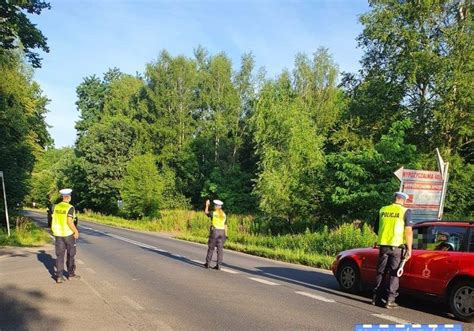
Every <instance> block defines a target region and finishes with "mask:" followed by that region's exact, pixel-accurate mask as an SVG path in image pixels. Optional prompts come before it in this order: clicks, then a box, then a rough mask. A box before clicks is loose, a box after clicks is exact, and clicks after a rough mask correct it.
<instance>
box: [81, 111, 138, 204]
mask: <svg viewBox="0 0 474 331" xmlns="http://www.w3.org/2000/svg"><path fill="white" fill-rule="evenodd" d="M142 132H143V130H142V128H141V127H140V126H139V125H138V123H137V122H133V121H131V120H130V119H128V118H127V117H125V116H123V115H120V116H114V117H104V118H102V119H101V121H99V122H98V123H95V124H94V125H92V126H91V127H90V128H88V130H87V134H86V135H84V136H83V137H82V138H81V139H80V140H79V141H78V143H77V145H76V151H77V153H78V157H79V160H78V166H79V169H76V170H78V171H79V174H78V178H79V179H83V180H85V183H83V184H85V185H78V186H76V187H78V188H79V189H81V190H85V191H80V192H78V193H79V194H80V195H81V196H82V199H84V205H85V206H87V207H88V208H92V209H94V210H96V211H101V212H105V213H114V212H116V211H117V199H118V198H119V184H120V180H121V179H122V177H123V175H124V173H125V167H126V164H127V162H128V161H129V160H130V159H131V158H132V157H133V156H135V155H139V154H141V153H142V151H143V146H144V145H143V144H141V141H142V135H141V134H142Z"/></svg>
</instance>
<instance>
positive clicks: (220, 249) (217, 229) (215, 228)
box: [204, 200, 227, 270]
mask: <svg viewBox="0 0 474 331" xmlns="http://www.w3.org/2000/svg"><path fill="white" fill-rule="evenodd" d="M213 202H214V207H215V208H214V211H213V212H211V213H210V212H209V206H210V204H211V202H210V201H209V200H206V207H205V208H204V213H205V214H206V215H207V216H208V217H209V218H210V219H211V228H210V230H209V240H208V242H207V246H208V249H207V256H206V263H204V268H206V269H207V268H209V265H210V264H211V260H212V255H213V254H214V248H216V247H217V264H216V266H215V267H214V269H216V270H220V268H221V264H222V259H223V257H224V242H225V240H226V238H227V224H226V221H227V216H226V214H225V213H224V211H223V210H222V205H223V204H224V203H223V202H222V201H220V200H214V201H213Z"/></svg>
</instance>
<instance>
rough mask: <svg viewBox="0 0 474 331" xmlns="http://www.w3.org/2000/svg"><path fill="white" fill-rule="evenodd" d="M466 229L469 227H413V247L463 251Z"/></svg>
mask: <svg viewBox="0 0 474 331" xmlns="http://www.w3.org/2000/svg"><path fill="white" fill-rule="evenodd" d="M466 231H467V228H465V227H460V226H423V227H416V228H414V229H413V248H414V249H422V250H437V251H455V252H462V251H464V250H465V246H466V245H465V240H466V239H467V238H466ZM472 248H473V247H472V244H471V250H472Z"/></svg>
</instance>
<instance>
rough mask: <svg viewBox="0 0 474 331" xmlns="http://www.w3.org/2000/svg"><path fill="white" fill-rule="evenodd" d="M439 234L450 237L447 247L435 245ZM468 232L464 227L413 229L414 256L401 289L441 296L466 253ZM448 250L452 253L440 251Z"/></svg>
mask: <svg viewBox="0 0 474 331" xmlns="http://www.w3.org/2000/svg"><path fill="white" fill-rule="evenodd" d="M439 233H443V234H449V235H448V238H449V239H448V241H447V242H446V243H442V242H436V238H437V236H438V234H439ZM466 243H467V229H466V228H465V227H461V226H441V225H440V226H438V225H432V226H420V227H416V228H414V229H413V256H412V258H411V259H410V260H409V262H408V263H407V266H406V267H405V273H404V277H403V276H402V278H401V279H400V286H401V287H403V288H406V289H410V290H414V291H419V292H423V293H429V294H435V295H441V294H443V293H444V290H445V287H446V284H447V282H448V281H449V280H450V279H452V277H453V276H454V275H455V274H456V273H457V272H458V268H459V260H460V258H461V257H462V256H463V255H464V252H465V251H466V249H467V247H466ZM446 246H449V247H450V250H439V249H441V248H440V247H446Z"/></svg>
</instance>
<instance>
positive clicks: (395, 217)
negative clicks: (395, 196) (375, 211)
mask: <svg viewBox="0 0 474 331" xmlns="http://www.w3.org/2000/svg"><path fill="white" fill-rule="evenodd" d="M406 211H407V208H405V207H403V206H402V205H399V204H396V203H393V204H391V205H388V206H385V207H382V208H381V209H380V212H379V237H378V243H379V245H381V246H395V247H398V246H401V245H403V244H404V242H405V220H404V218H405V213H406Z"/></svg>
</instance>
